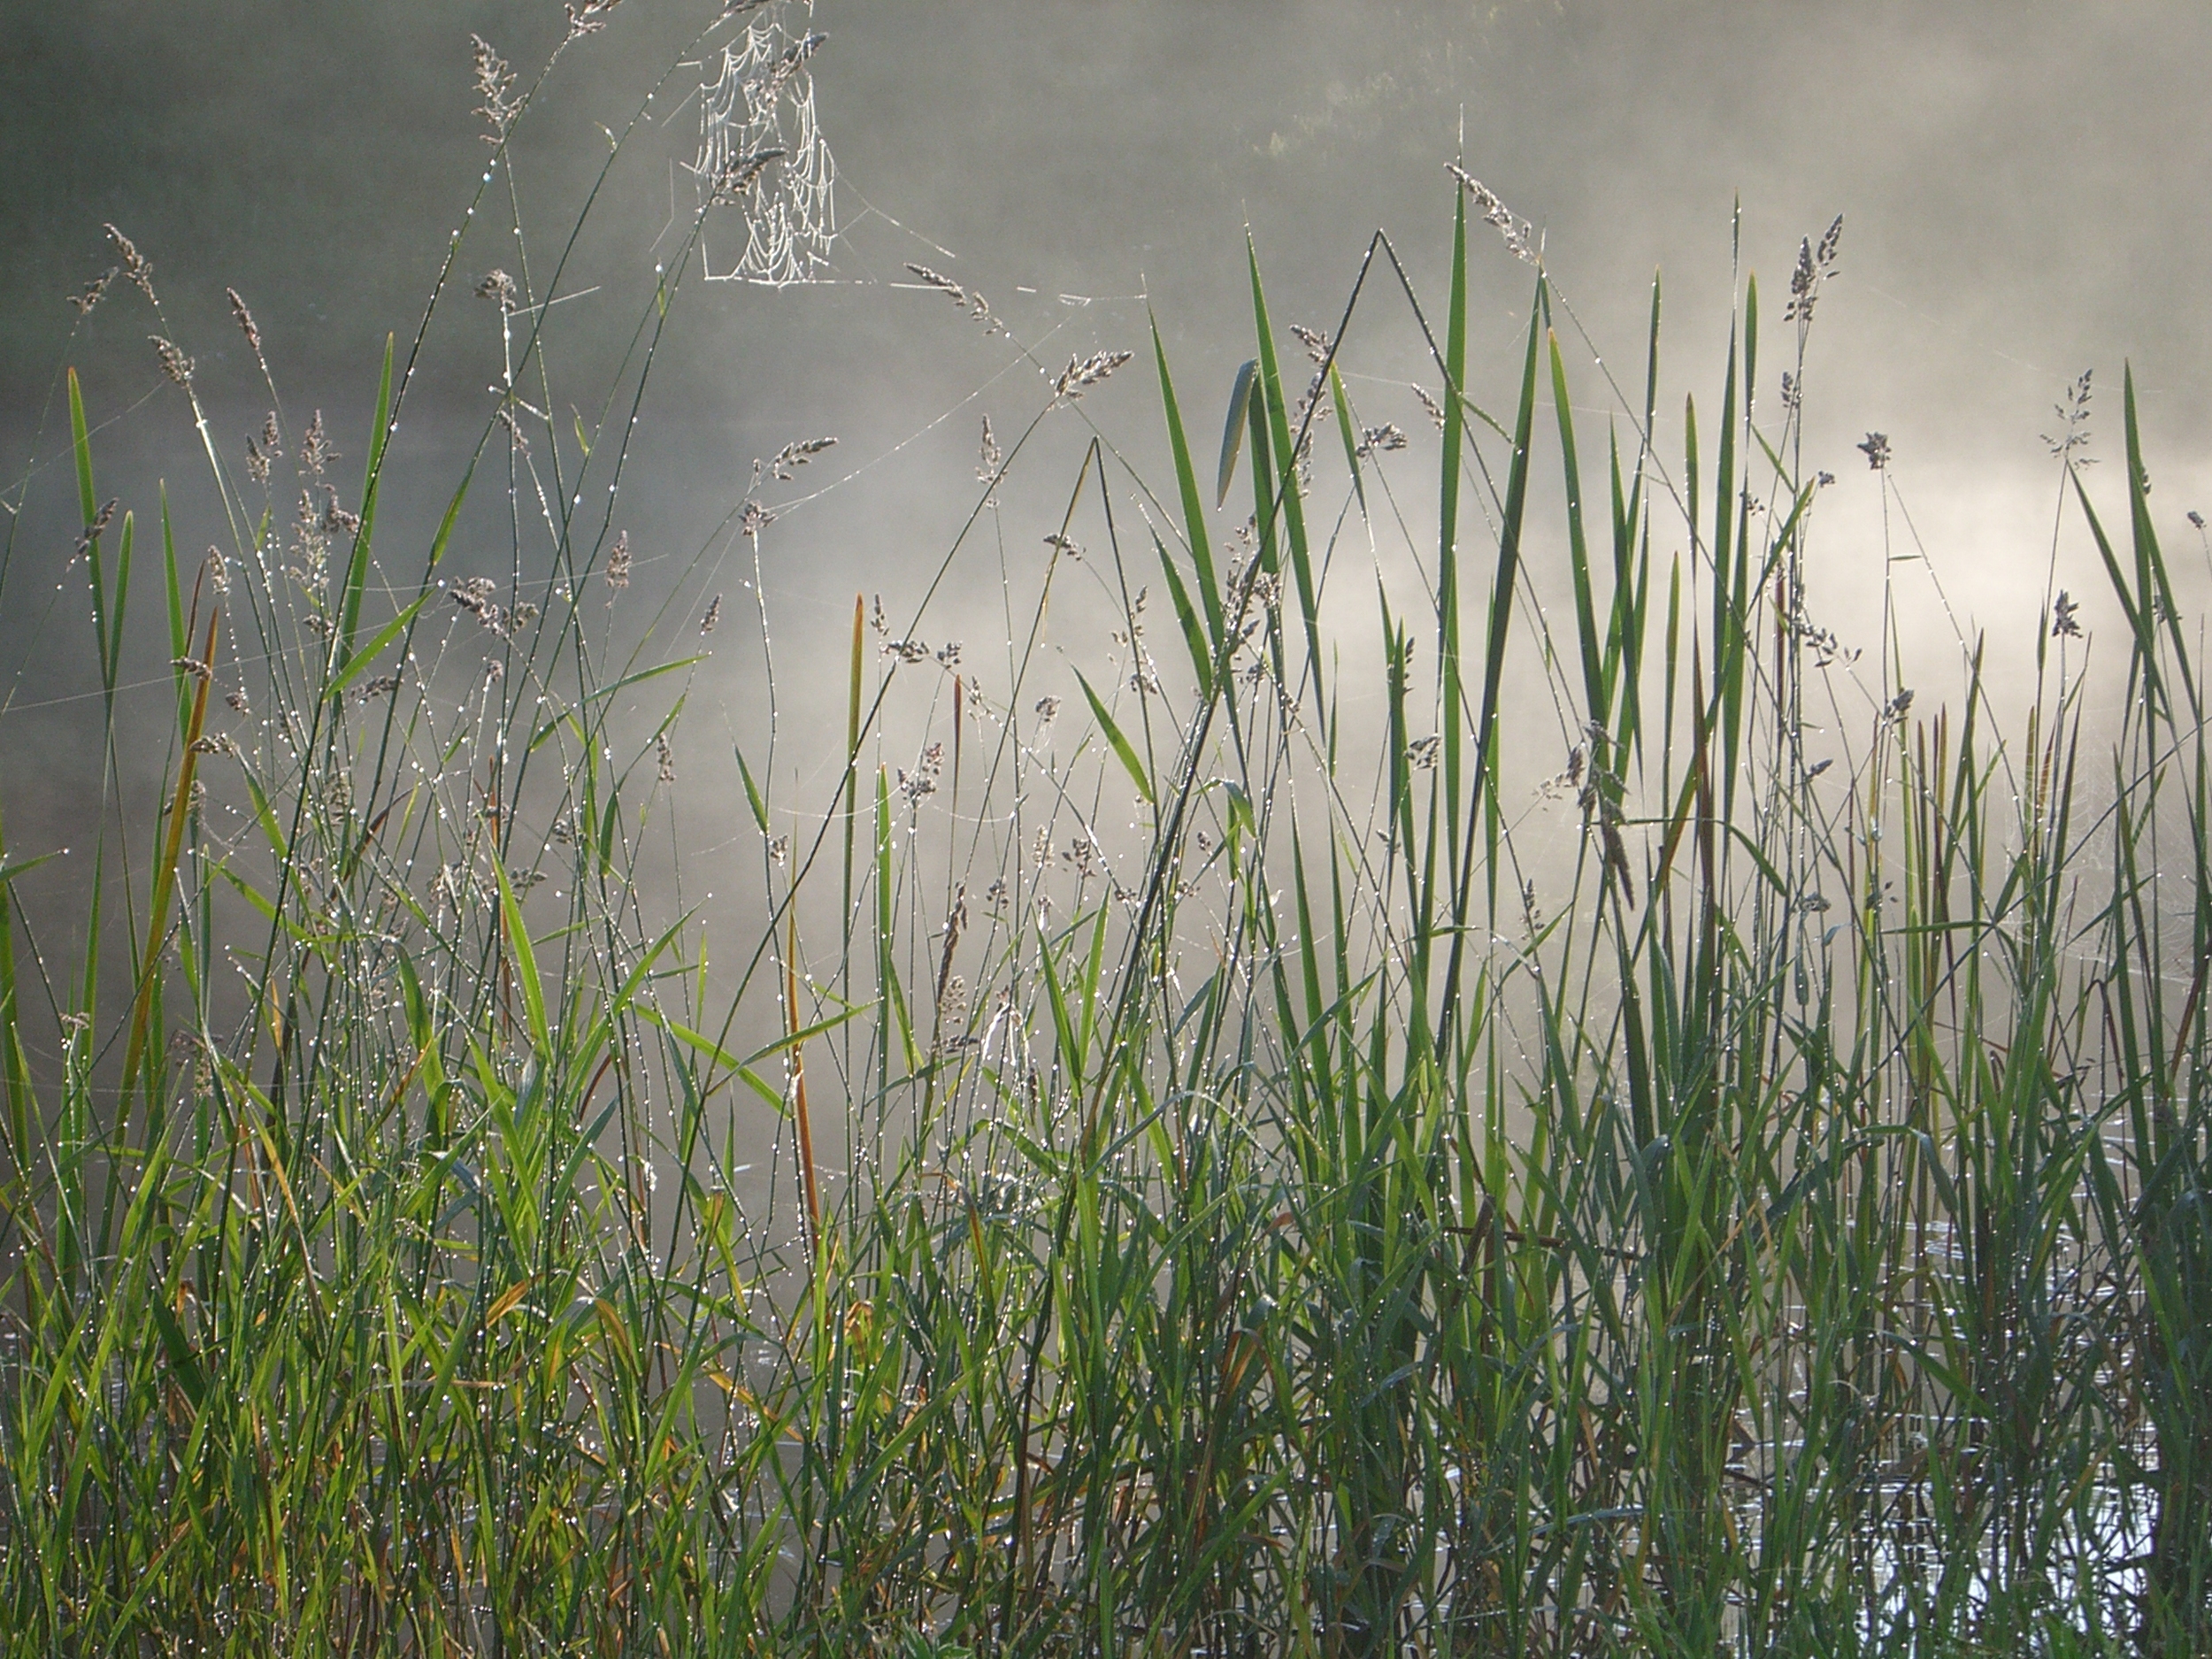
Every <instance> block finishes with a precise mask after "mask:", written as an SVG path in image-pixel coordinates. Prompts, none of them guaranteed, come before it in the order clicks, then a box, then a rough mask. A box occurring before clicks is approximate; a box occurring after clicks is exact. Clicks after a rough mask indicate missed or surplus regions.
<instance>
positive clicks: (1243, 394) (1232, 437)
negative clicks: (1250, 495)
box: [1214, 357, 1260, 507]
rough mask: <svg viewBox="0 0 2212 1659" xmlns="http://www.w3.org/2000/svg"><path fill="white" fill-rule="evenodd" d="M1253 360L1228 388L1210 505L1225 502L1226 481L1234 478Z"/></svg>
mask: <svg viewBox="0 0 2212 1659" xmlns="http://www.w3.org/2000/svg"><path fill="white" fill-rule="evenodd" d="M1259 371H1260V363H1259V359H1258V358H1257V357H1255V358H1253V359H1252V361H1251V362H1249V363H1248V364H1246V365H1244V366H1243V367H1242V368H1240V369H1239V370H1238V371H1237V379H1236V384H1235V385H1234V386H1232V387H1231V388H1229V418H1228V419H1227V420H1226V421H1225V422H1224V423H1223V424H1222V427H1221V465H1220V466H1219V468H1218V469H1217V471H1216V472H1215V473H1214V505H1215V506H1217V507H1218V506H1220V505H1221V503H1223V502H1225V501H1227V500H1228V499H1229V481H1230V480H1232V479H1233V478H1234V477H1235V476H1236V475H1237V455H1238V453H1239V451H1240V450H1241V449H1243V447H1244V416H1245V410H1246V408H1247V407H1248V405H1249V404H1250V403H1251V401H1252V381H1253V379H1254V377H1255V376H1256V375H1257V374H1258V373H1259Z"/></svg>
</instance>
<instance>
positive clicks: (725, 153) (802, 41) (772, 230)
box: [692, 0, 837, 287]
mask: <svg viewBox="0 0 2212 1659" xmlns="http://www.w3.org/2000/svg"><path fill="white" fill-rule="evenodd" d="M813 20H814V0H770V4H768V6H767V7H766V9H765V10H764V12H763V14H762V15H761V16H760V17H759V18H757V19H755V20H754V21H752V22H749V23H748V24H747V25H746V26H745V32H744V33H743V34H742V35H740V36H738V37H737V38H736V39H734V40H733V41H731V42H729V43H728V44H726V46H724V47H723V49H722V64H721V71H720V73H719V74H718V76H717V77H716V78H715V79H714V80H713V81H709V82H707V83H706V84H705V85H704V86H703V87H702V88H701V89H700V115H699V158H698V160H697V161H696V162H695V164H694V165H693V168H692V171H693V173H695V176H696V177H697V179H698V180H699V188H700V189H701V191H702V192H703V194H704V196H706V198H707V199H708V200H709V201H710V202H711V203H713V204H719V205H726V206H731V207H735V208H737V209H739V210H740V211H741V212H742V213H743V214H744V219H745V251H744V252H743V253H742V254H741V256H740V257H739V258H738V260H737V263H736V264H735V265H733V266H732V267H730V268H729V269H728V270H725V271H717V270H715V269H714V267H713V262H712V260H711V259H710V258H708V257H706V254H705V252H704V250H702V254H701V269H702V271H703V273H704V274H705V276H706V277H707V279H708V280H710V281H718V282H730V281H738V282H761V283H766V284H770V285H772V286H777V287H780V286H782V285H784V284H786V283H792V282H810V281H813V280H817V279H818V278H819V277H820V276H821V274H822V273H824V271H825V270H826V268H827V266H828V264H829V250H830V243H831V242H833V241H834V240H835V239H836V235H837V197H836V184H837V165H836V163H835V162H834V161H833V160H832V159H831V157H830V152H829V146H828V145H827V144H826V143H825V142H823V141H822V128H821V125H820V123H819V122H818V120H817V119H816V118H815V113H814V77H813V74H812V73H811V72H810V70H809V69H808V67H807V60H808V59H809V58H811V57H813V55H814V51H815V49H816V48H817V47H818V46H819V45H820V44H821V43H822V40H823V36H821V35H818V34H815V33H814V32H813V31H812V29H811V28H810V27H809V26H810V24H811V23H812V22H813Z"/></svg>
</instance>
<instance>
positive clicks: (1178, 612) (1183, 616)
mask: <svg viewBox="0 0 2212 1659" xmlns="http://www.w3.org/2000/svg"><path fill="white" fill-rule="evenodd" d="M1152 545H1153V547H1154V549H1156V551H1157V552H1158V553H1159V556H1160V570H1161V572H1162V573H1163V574H1164V575H1165V577H1166V578H1167V594H1168V598H1169V599H1170V600H1171V601H1172V602H1173V603H1174V605H1175V619H1176V621H1177V622H1178V623H1179V625H1180V626H1181V627H1182V630H1183V643H1184V645H1185V647H1186V648H1187V649H1188V650H1189V651H1190V661H1191V667H1192V668H1193V670H1194V671H1195V672H1196V673H1197V675H1198V695H1200V696H1201V697H1202V698H1204V699H1206V700H1207V701H1209V702H1210V701H1211V700H1212V698H1213V695H1214V664H1213V653H1212V652H1210V650H1208V649H1206V633H1205V628H1204V626H1203V625H1202V623H1201V622H1200V621H1199V619H1198V612H1197V611H1195V610H1194V609H1193V608H1192V605H1191V602H1190V594H1189V591H1188V590H1187V589H1186V588H1184V586H1183V579H1182V577H1181V576H1180V575H1179V573H1178V572H1177V571H1176V569H1175V561H1174V560H1173V559H1172V558H1171V557H1169V555H1168V550H1167V543H1165V542H1164V541H1161V540H1160V538H1159V537H1158V536H1154V537H1153V538H1152Z"/></svg>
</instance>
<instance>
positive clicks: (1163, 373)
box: [1152, 319, 1223, 651]
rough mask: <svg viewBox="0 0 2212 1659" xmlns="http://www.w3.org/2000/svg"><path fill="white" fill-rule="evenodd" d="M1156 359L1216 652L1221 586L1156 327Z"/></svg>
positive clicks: (1185, 519) (1188, 535) (1179, 486)
mask: <svg viewBox="0 0 2212 1659" xmlns="http://www.w3.org/2000/svg"><path fill="white" fill-rule="evenodd" d="M1152 356H1153V359H1154V361H1155V362H1156V363H1157V365H1159V372H1160V404H1161V408H1162V410H1163V411H1164V413H1165V414H1166V416H1167V439H1168V448H1169V449H1171V451H1172V452H1173V454H1174V457H1175V482H1176V487H1177V489H1178V492H1179V494H1180V495H1181V496H1182V499H1183V534H1184V538H1185V539H1186V540H1187V541H1188V542H1189V543H1190V557H1191V565H1192V566H1193V568H1194V569H1195V570H1196V571H1197V572H1198V601H1199V603H1201V604H1202V605H1203V606H1204V607H1205V610H1206V627H1207V633H1208V637H1209V639H1210V641H1212V644H1213V649H1214V650H1215V651H1219V650H1220V649H1221V647H1222V642H1223V641H1222V628H1223V623H1222V614H1221V585H1220V583H1219V582H1218V581H1217V580H1215V577H1214V556H1213V548H1212V546H1211V544H1210V542H1209V541H1208V539H1207V529H1206V507H1205V503H1204V502H1203V501H1202V499H1201V498H1200V496H1199V494H1198V473H1197V470H1196V469H1195V468H1194V466H1193V465H1191V457H1190V444H1189V442H1187V440H1186V439H1185V437H1184V435H1183V415H1182V411H1181V410H1180V409H1179V407H1178V406H1177V404H1176V402H1175V382H1174V380H1172V379H1171V378H1170V377H1169V374H1168V372H1167V348H1166V347H1165V346H1164V345H1163V344H1162V343H1161V341H1160V325H1159V323H1158V321H1157V320H1156V319H1155V321H1154V322H1153V325H1152Z"/></svg>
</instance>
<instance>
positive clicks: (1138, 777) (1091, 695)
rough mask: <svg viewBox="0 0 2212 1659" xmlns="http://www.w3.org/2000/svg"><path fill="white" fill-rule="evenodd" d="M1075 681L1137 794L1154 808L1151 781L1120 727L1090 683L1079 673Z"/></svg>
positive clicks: (1154, 801)
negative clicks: (1081, 689) (1135, 787)
mask: <svg viewBox="0 0 2212 1659" xmlns="http://www.w3.org/2000/svg"><path fill="white" fill-rule="evenodd" d="M1075 680H1076V683H1077V684H1078V685H1079V686H1081V687H1083V695H1084V696H1085V697H1086V698H1087V699H1089V702H1090V705H1091V712H1092V713H1093V714H1094V715H1095V716H1096V717H1097V718H1098V724H1099V729H1100V730H1102V731H1103V732H1104V733H1106V741H1107V742H1108V743H1109V744H1110V745H1111V746H1112V748H1113V751H1114V753H1115V755H1116V756H1117V757H1119V759H1120V761H1121V764H1122V765H1123V766H1124V767H1125V768H1126V769H1127V771H1128V772H1129V776H1130V778H1131V780H1133V782H1134V783H1135V784H1136V786H1137V793H1138V794H1139V795H1142V796H1143V797H1144V799H1145V803H1146V804H1147V805H1148V806H1156V805H1157V804H1158V802H1157V801H1156V799H1155V798H1154V796H1153V794H1152V782H1151V780H1150V779H1148V778H1147V777H1146V776H1145V775H1144V762H1143V761H1141V760H1140V759H1139V758H1138V757H1137V751H1136V750H1135V749H1133V748H1132V747H1130V743H1129V740H1128V739H1127V738H1125V737H1124V736H1123V735H1122V733H1121V727H1119V726H1117V725H1115V724H1114V717H1113V716H1112V715H1110V714H1109V713H1107V712H1106V705H1105V704H1104V703H1101V702H1100V701H1099V700H1098V693H1096V692H1095V691H1093V690H1092V689H1091V682H1090V681H1089V680H1086V679H1084V678H1083V676H1082V674H1081V672H1078V673H1077V674H1076V676H1075Z"/></svg>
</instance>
